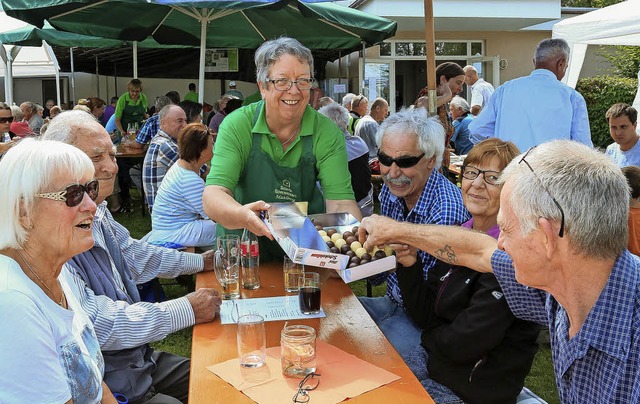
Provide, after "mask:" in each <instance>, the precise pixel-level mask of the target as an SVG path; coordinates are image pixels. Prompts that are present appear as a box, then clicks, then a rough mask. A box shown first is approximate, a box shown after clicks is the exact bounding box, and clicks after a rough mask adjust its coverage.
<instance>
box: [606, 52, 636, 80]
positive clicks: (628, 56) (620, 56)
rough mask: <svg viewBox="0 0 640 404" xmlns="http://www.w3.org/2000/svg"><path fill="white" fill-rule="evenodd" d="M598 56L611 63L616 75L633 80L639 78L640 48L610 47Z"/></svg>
mask: <svg viewBox="0 0 640 404" xmlns="http://www.w3.org/2000/svg"><path fill="white" fill-rule="evenodd" d="M598 54H599V55H600V56H602V57H604V58H605V59H607V60H608V61H609V63H611V66H612V67H613V68H614V72H613V73H614V74H615V75H617V76H620V77H628V78H631V79H633V78H636V77H638V70H640V46H608V47H603V48H602V50H601V51H600V52H598Z"/></svg>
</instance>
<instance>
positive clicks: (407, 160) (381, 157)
mask: <svg viewBox="0 0 640 404" xmlns="http://www.w3.org/2000/svg"><path fill="white" fill-rule="evenodd" d="M423 157H424V153H422V154H421V155H419V156H408V157H398V158H397V159H394V158H391V157H389V156H387V155H386V154H384V153H383V152H381V151H378V161H379V162H380V164H382V165H383V166H385V167H391V164H393V163H396V165H397V166H398V167H400V168H411V167H413V166H415V165H416V164H418V162H420V160H422V158H423Z"/></svg>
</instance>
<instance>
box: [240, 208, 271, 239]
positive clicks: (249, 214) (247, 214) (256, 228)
mask: <svg viewBox="0 0 640 404" xmlns="http://www.w3.org/2000/svg"><path fill="white" fill-rule="evenodd" d="M270 207H271V205H269V204H268V203H266V202H265V201H256V202H251V203H247V204H246V205H242V207H241V208H240V209H242V215H244V220H245V226H244V227H245V228H247V229H249V231H250V232H251V233H253V234H255V235H256V236H265V237H268V238H269V240H273V235H272V234H271V232H270V231H269V228H268V227H267V225H266V224H264V222H263V221H262V219H260V213H261V212H263V211H266V210H268V209H269V208H270Z"/></svg>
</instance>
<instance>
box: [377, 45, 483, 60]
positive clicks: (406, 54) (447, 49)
mask: <svg viewBox="0 0 640 404" xmlns="http://www.w3.org/2000/svg"><path fill="white" fill-rule="evenodd" d="M435 47H436V49H435V50H436V56H459V57H464V58H467V57H469V56H476V55H482V54H483V43H482V42H481V41H437V42H436V43H435ZM426 54H427V46H426V43H425V42H422V41H387V42H383V43H381V44H380V56H381V57H402V58H409V59H410V58H419V59H424V57H425V56H426Z"/></svg>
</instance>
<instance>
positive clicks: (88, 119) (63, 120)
mask: <svg viewBox="0 0 640 404" xmlns="http://www.w3.org/2000/svg"><path fill="white" fill-rule="evenodd" d="M92 124H94V125H95V124H99V123H98V121H97V120H96V118H95V117H94V116H93V115H92V114H87V113H86V112H85V111H80V110H77V109H76V110H71V111H64V112H61V113H59V114H58V115H56V117H55V118H53V119H52V120H51V122H49V126H48V128H47V131H46V132H45V133H44V135H42V139H44V140H56V141H58V142H62V143H67V144H76V143H77V137H78V132H77V131H76V129H77V128H85V127H87V126H89V127H90V126H91V125H92Z"/></svg>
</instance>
